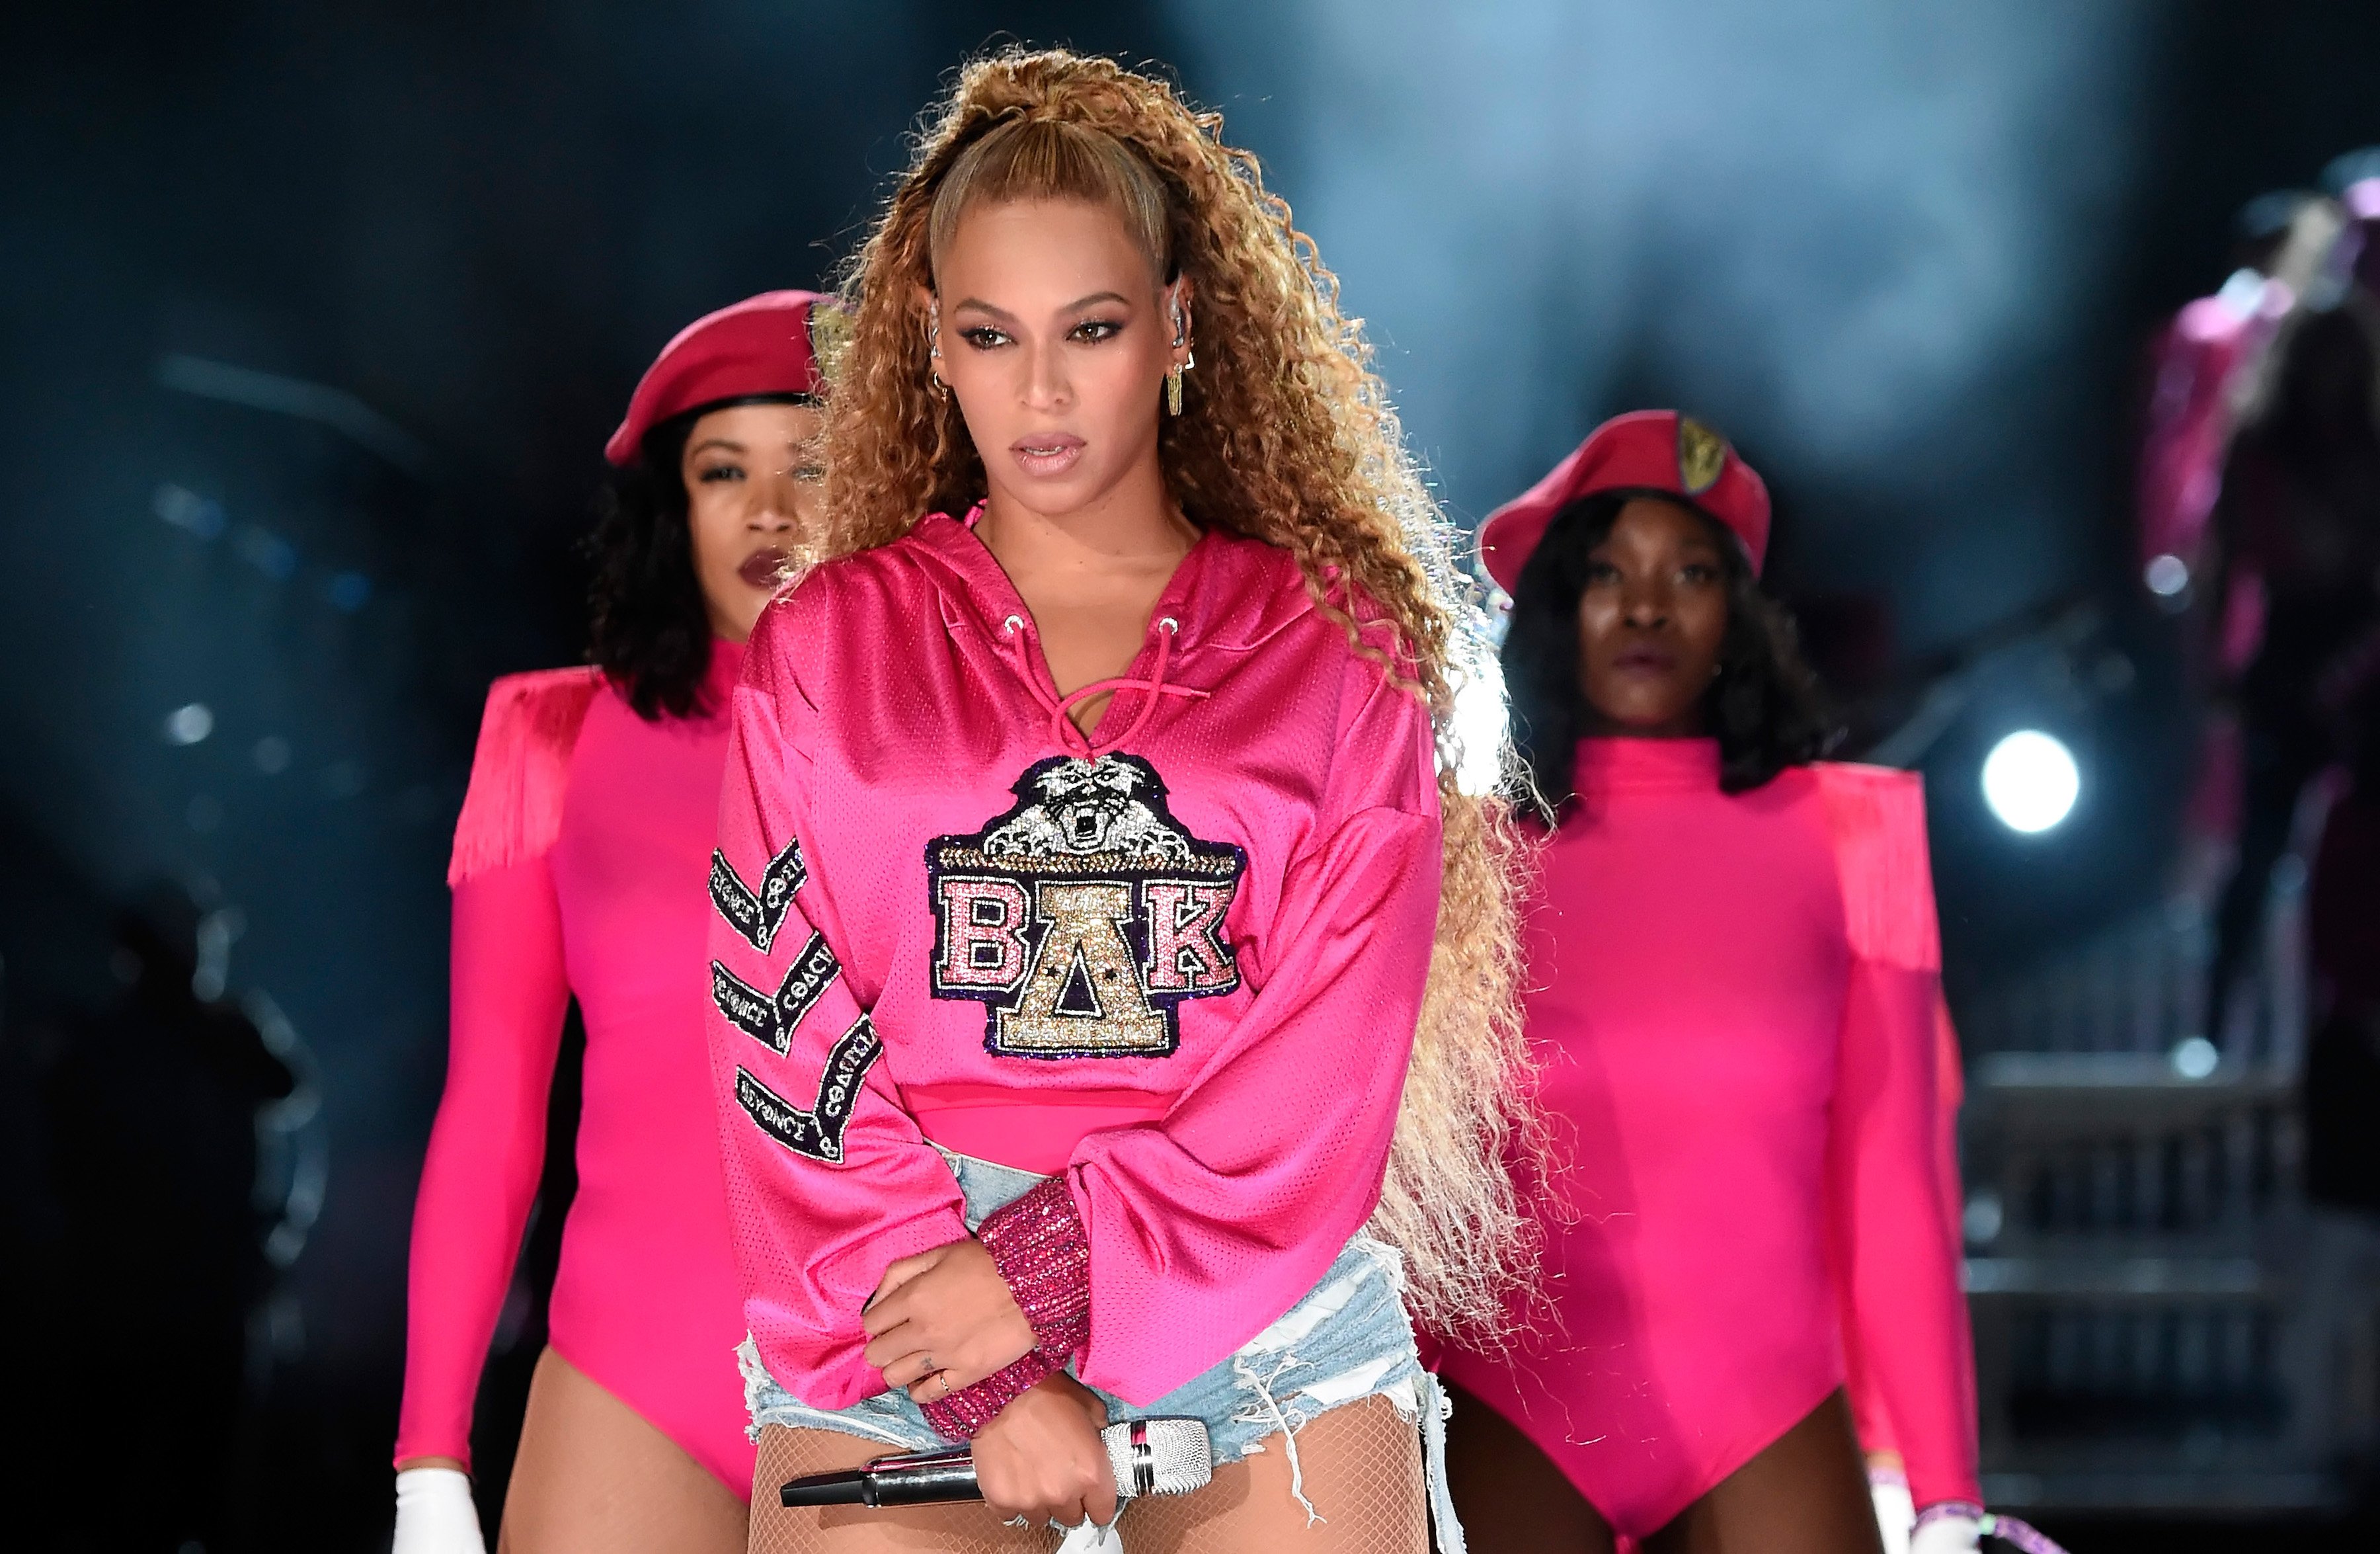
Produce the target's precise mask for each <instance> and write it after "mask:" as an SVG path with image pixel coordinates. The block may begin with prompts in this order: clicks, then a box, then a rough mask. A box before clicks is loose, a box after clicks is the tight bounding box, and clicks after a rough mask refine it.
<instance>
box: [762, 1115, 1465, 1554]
mask: <svg viewBox="0 0 2380 1554" xmlns="http://www.w3.org/2000/svg"><path fill="white" fill-rule="evenodd" d="M942 1157H943V1159H946V1160H947V1161H949V1163H950V1167H951V1172H952V1174H953V1175H954V1176H956V1177H957V1178H958V1184H959V1191H960V1193H961V1194H962V1195H963V1196H965V1200H966V1222H967V1228H968V1229H969V1230H973V1229H975V1228H976V1227H977V1226H978V1225H980V1224H981V1223H982V1222H983V1220H985V1218H987V1217H988V1216H990V1214H992V1213H993V1212H994V1211H996V1210H998V1209H1000V1208H1003V1207H1004V1206H1006V1205H1007V1204H1009V1203H1010V1202H1012V1201H1013V1200H1014V1199H1016V1198H1018V1197H1021V1196H1024V1194H1025V1193H1026V1191H1027V1190H1028V1189H1030V1188H1031V1187H1033V1186H1034V1185H1035V1184H1038V1183H1039V1182H1041V1181H1043V1180H1044V1178H1042V1177H1039V1176H1036V1175H1034V1174H1033V1173H1032V1172H1024V1171H1017V1170H1014V1169H1013V1168H1011V1167H1008V1166H1003V1165H996V1164H994V1163H992V1162H991V1161H990V1160H979V1159H975V1158H974V1157H973V1156H969V1155H958V1154H953V1153H952V1152H951V1151H949V1150H947V1149H945V1150H943V1151H942ZM1403 1284H1404V1260H1403V1257H1401V1256H1400V1255H1399V1253H1398V1252H1397V1250H1396V1248H1394V1247H1392V1246H1390V1245H1388V1244H1385V1243H1382V1242H1378V1241H1375V1240H1373V1239H1372V1238H1371V1237H1369V1236H1366V1235H1362V1234H1358V1235H1356V1236H1355V1237H1354V1239H1353V1240H1351V1241H1349V1242H1348V1243H1347V1245H1346V1247H1345V1248H1344V1249H1343V1250H1342V1251H1341V1252H1340V1254H1339V1256H1338V1257H1337V1258H1336V1259H1334V1260H1333V1261H1332V1263H1331V1265H1330V1269H1329V1271H1327V1272H1326V1273H1324V1274H1323V1276H1322V1280H1321V1282H1319V1283H1318V1284H1317V1285H1315V1287H1314V1288H1313V1289H1312V1290H1311V1291H1309V1292H1307V1293H1306V1294H1305V1297H1304V1298H1303V1299H1301V1300H1300V1301H1299V1302H1298V1303H1297V1304H1296V1305H1293V1306H1291V1307H1290V1308H1289V1310H1288V1311H1286V1312H1284V1313H1283V1314H1282V1315H1281V1317H1280V1319H1279V1320H1277V1321H1275V1322H1274V1323H1273V1324H1272V1325H1271V1326H1270V1327H1269V1328H1267V1329H1265V1330H1264V1331H1262V1332H1260V1333H1258V1334H1257V1336H1256V1337H1254V1338H1252V1339H1250V1340H1249V1341H1248V1342H1247V1343H1246V1344H1245V1346H1244V1347H1243V1348H1242V1349H1241V1350H1240V1351H1239V1353H1238V1354H1233V1355H1230V1356H1228V1357H1227V1358H1225V1359H1224V1360H1223V1361H1222V1363H1221V1364H1220V1365H1217V1366H1214V1367H1213V1368H1211V1369H1209V1370H1208V1371H1206V1372H1204V1373H1202V1374H1200V1375H1198V1376H1196V1377H1193V1378H1191V1379H1190V1380H1188V1381H1186V1382H1184V1383H1183V1385H1181V1386H1180V1387H1177V1388H1175V1389H1174V1390H1172V1391H1171V1392H1168V1393H1167V1394H1166V1395H1165V1396H1163V1397H1161V1398H1159V1399H1157V1400H1156V1401H1155V1402H1151V1403H1149V1404H1148V1405H1147V1407H1145V1408H1143V1407H1135V1406H1134V1405H1133V1404H1131V1403H1128V1402H1124V1401H1123V1399H1122V1398H1120V1397H1117V1396H1116V1395H1115V1394H1114V1393H1112V1392H1108V1391H1102V1390H1099V1388H1096V1387H1094V1388H1092V1389H1091V1390H1092V1391H1093V1392H1094V1393H1096V1394H1097V1395H1098V1397H1099V1401H1100V1402H1103V1403H1105V1404H1107V1410H1108V1418H1109V1419H1110V1420H1111V1421H1120V1420H1125V1419H1140V1418H1156V1417H1160V1416H1162V1415H1184V1414H1187V1415H1192V1416H1195V1417H1197V1418H1200V1419H1204V1420H1205V1421H1206V1422H1207V1432H1208V1439H1210V1440H1212V1442H1213V1443H1214V1449H1215V1462H1216V1463H1217V1464H1218V1465H1221V1464H1223V1463H1236V1462H1238V1461H1240V1460H1241V1459H1242V1458H1244V1457H1245V1456H1247V1455H1248V1454H1249V1453H1250V1452H1252V1451H1262V1450H1264V1448H1263V1447H1262V1446H1261V1445H1259V1444H1258V1442H1260V1441H1262V1440H1263V1439H1265V1438H1266V1437H1267V1436H1273V1435H1279V1436H1283V1437H1285V1438H1287V1450H1288V1451H1289V1454H1290V1460H1291V1463H1292V1466H1293V1467H1294V1466H1295V1463H1296V1456H1297V1446H1296V1435H1297V1432H1298V1431H1299V1430H1300V1429H1303V1428H1304V1427H1305V1426H1306V1425H1307V1424H1309V1423H1311V1422H1312V1421H1313V1420H1314V1418H1315V1417H1316V1416H1317V1415H1318V1414H1322V1413H1324V1412H1326V1411H1327V1410H1330V1409H1333V1408H1337V1407H1339V1406H1341V1405H1342V1404H1344V1403H1351V1402H1360V1401H1361V1400H1363V1399H1365V1398H1369V1397H1384V1398H1387V1399H1388V1400H1389V1401H1390V1403H1391V1404H1393V1405H1394V1406H1395V1408H1396V1410H1397V1412H1398V1413H1399V1414H1403V1416H1404V1417H1405V1418H1407V1419H1412V1420H1417V1421H1418V1422H1419V1424H1420V1426H1421V1429H1422V1434H1423V1441H1424V1447H1425V1467H1426V1471H1427V1476H1428V1480H1429V1498H1430V1511H1431V1515H1432V1520H1433V1521H1435V1522H1436V1523H1437V1524H1438V1525H1439V1548H1441V1549H1444V1550H1447V1551H1448V1554H1461V1550H1462V1548H1463V1535H1462V1531H1461V1529H1460V1527H1458V1526H1457V1525H1456V1524H1455V1522H1454V1514H1453V1507H1452V1505H1451V1503H1450V1502H1449V1501H1448V1500H1447V1498H1446V1490H1445V1482H1446V1474H1445V1449H1446V1448H1445V1439H1446V1438H1445V1420H1446V1414H1447V1413H1448V1411H1449V1410H1448V1404H1447V1402H1446V1398H1445V1395H1444V1394H1443V1393H1442V1392H1441V1391H1440V1390H1439V1386H1438V1378H1436V1377H1434V1376H1432V1375H1431V1374H1430V1373H1429V1372H1428V1371H1427V1370H1424V1369H1423V1368H1422V1366H1421V1361H1420V1359H1419V1357H1418V1356H1417V1355H1416V1354H1415V1350H1414V1333H1413V1323H1412V1321H1411V1320H1410V1319H1409V1318H1408V1317H1406V1316H1405V1308H1404V1298H1403ZM735 1357H736V1363H737V1365H738V1366H740V1367H741V1369H742V1371H743V1374H744V1405H745V1407H746V1409H747V1411H749V1413H750V1414H751V1416H752V1426H751V1434H752V1436H753V1439H759V1434H760V1431H761V1430H762V1428H764V1427H767V1426H770V1425H784V1426H789V1427H793V1428H795V1429H808V1430H838V1431H841V1432H842V1433H843V1434H844V1435H856V1436H864V1437H866V1438H868V1439H870V1440H880V1441H883V1442H884V1443H885V1445H886V1446H887V1447H888V1448H889V1449H890V1450H892V1451H933V1450H936V1449H939V1448H941V1447H943V1446H947V1445H949V1444H950V1442H948V1441H945V1440H944V1439H942V1438H941V1436H939V1435H937V1434H935V1433H934V1428H933V1427H932V1426H930V1425H929V1424H927V1423H926V1416H925V1414H923V1413H922V1412H921V1411H920V1410H919V1409H918V1407H917V1404H916V1403H915V1402H911V1401H910V1399H909V1394H908V1393H907V1392H905V1391H904V1390H901V1389H899V1388H897V1387H896V1388H893V1389H892V1390H887V1391H883V1392H879V1393H878V1394H877V1395H876V1396H874V1397H872V1398H863V1399H861V1400H860V1401H859V1402H856V1403H853V1404H852V1405H851V1406H850V1407H848V1408H842V1409H834V1410H827V1409H819V1408H812V1407H810V1406H809V1405H808V1404H807V1403H805V1402H802V1401H801V1400H800V1399H798V1398H796V1397H795V1396H794V1395H793V1393H791V1392H789V1391H787V1390H785V1389H784V1387H783V1386H782V1385H781V1384H780V1383H779V1382H778V1381H777V1379H776V1378H774V1377H772V1376H771V1375H770V1374H769V1372H768V1370H767V1368H766V1367H765V1366H762V1365H761V1363H760V1354H759V1349H758V1348H757V1347H756V1346H755V1345H754V1344H753V1342H752V1341H751V1339H750V1338H749V1337H747V1338H746V1339H745V1341H744V1342H743V1343H742V1344H741V1345H740V1346H739V1347H738V1348H737V1350H736V1354H735ZM1069 1368H1072V1367H1069ZM1296 1493H1297V1497H1298V1499H1299V1501H1300V1502H1301V1503H1302V1504H1304V1506H1305V1512H1306V1514H1307V1515H1308V1516H1309V1517H1312V1516H1315V1515H1317V1514H1318V1512H1317V1511H1316V1509H1315V1506H1314V1504H1313V1502H1312V1501H1310V1500H1308V1499H1306V1498H1305V1493H1304V1491H1303V1489H1302V1488H1301V1489H1299V1490H1297V1491H1296ZM1450 1534H1451V1536H1449V1535H1450Z"/></svg>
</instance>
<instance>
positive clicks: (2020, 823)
mask: <svg viewBox="0 0 2380 1554" xmlns="http://www.w3.org/2000/svg"><path fill="white" fill-rule="evenodd" d="M2082 791H2083V774H2082V773H2081V772H2080V771H2077V770H2076V769H2075V766H2074V757H2073V756H2072V755H2071V754H2070V753H2069V752H2068V750H2067V748H2066V747H2065V746H2063V745H2061V744H2059V743H2058V741H2057V740H2055V739H2053V738H2051V737H2050V736H2049V735H2046V734H2044V733H2042V732H2041V731H2040V730H2039V729H2032V728H2028V729H2021V730H2019V731H2018V732H2016V733H2014V734H2011V735H2009V736H2008V737H2007V738H2005V739H2003V740H2001V741H2000V742H1999V743H1998V744H1997V745H1995V746H1993V747H1992V753H1991V754H1990V755H1988V756H1985V758H1984V802H1985V804H1988V805H1990V806H1991V810H1992V814H1993V815H1994V817H1996V818H1997V819H1998V820H1999V822H2000V824H2002V825H2004V826H2006V827H2008V828H2009V829H2010V831H2016V832H2025V833H2026V834H2028V835H2030V834H2032V833H2034V832H2044V831H2047V830H2048V829H2049V828H2050V827H2052V826H2054V825H2056V824H2057V823H2058V821H2060V820H2062V819H2066V816H2067V812H2068V811H2069V810H2071V809H2072V808H2073V807H2074V800H2075V797H2076V796H2077V795H2079V794H2081V793H2082Z"/></svg>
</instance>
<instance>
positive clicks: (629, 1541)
mask: <svg viewBox="0 0 2380 1554" xmlns="http://www.w3.org/2000/svg"><path fill="white" fill-rule="evenodd" d="M743 1522H744V1507H743V1506H742V1505H741V1504H739V1503H738V1502H737V1500H736V1499H735V1495H734V1493H733V1492H731V1491H730V1490H729V1489H728V1487H726V1486H725V1485H723V1484H722V1483H720V1482H719V1480H718V1479H716V1478H714V1477H712V1476H711V1475H710V1473H709V1472H708V1471H707V1470H706V1469H704V1468H703V1467H702V1466H701V1464H699V1463H697V1462H696V1461H695V1460H694V1459H693V1458H692V1457H689V1456H687V1455H686V1451H684V1450H683V1449H682V1448H681V1447H679V1446H678V1445H677V1443H676V1442H674V1441H673V1440H671V1439H669V1438H668V1437H667V1436H665V1435H663V1434H662V1433H661V1431H659V1430H657V1429H655V1428H654V1427H652V1426H651V1425H650V1424H648V1423H647V1422H646V1421H645V1419H644V1417H643V1416H642V1415H641V1414H637V1412H636V1411H635V1410H633V1409H631V1408H630V1407H629V1406H628V1405H627V1404H626V1403H624V1402H621V1401H620V1400H619V1399H618V1398H616V1397H613V1395H612V1394H611V1393H610V1392H608V1391H606V1390H603V1388H602V1387H601V1386H600V1385H598V1384H597V1383H596V1382H595V1381H593V1380H592V1379H590V1378H588V1377H587V1376H585V1375H584V1374H582V1373H581V1372H579V1371H578V1370H577V1369H576V1368H574V1367H573V1366H571V1364H570V1362H569V1361H567V1360H565V1359H564V1358H563V1357H562V1356H561V1355H559V1354H555V1353H554V1352H553V1350H551V1349H549V1350H547V1351H546V1352H545V1353H544V1354H542V1355H540V1357H539V1359H538V1362H537V1374H536V1376H535V1377H534V1378H532V1379H531V1380H530V1382H529V1391H528V1417H527V1418H526V1419H525V1420H524V1421H523V1422H522V1425H521V1439H520V1452H519V1454H518V1455H517V1456H516V1457H515V1458H514V1460H513V1476H512V1482H511V1484H510V1485H509V1486H508V1487H507V1488H506V1491H505V1495H504V1522H503V1524H502V1526H501V1527H500V1528H499V1529H498V1530H497V1535H496V1554H729V1551H731V1550H733V1549H734V1548H735V1547H736V1544H737V1542H738V1536H739V1534H740V1532H741V1529H742V1525H743Z"/></svg>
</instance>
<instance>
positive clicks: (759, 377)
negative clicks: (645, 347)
mask: <svg viewBox="0 0 2380 1554" xmlns="http://www.w3.org/2000/svg"><path fill="white" fill-rule="evenodd" d="M821 302H824V303H826V305H827V306H828V307H829V308H832V307H833V306H834V304H833V302H832V300H831V299H830V298H827V297H820V295H819V294H818V293H816V292H814V291H764V292H762V293H761V294H760V295H759V296H758V297H746V298H745V299H744V300H743V301H741V302H738V303H735V304H734V305H733V306H731V307H726V308H722V309H720V310H719V311H717V312H715V313H710V314H708V315H706V316H704V317H702V318H698V319H697V320H695V321H694V322H692V323H690V324H687V325H686V327H685V328H684V329H681V330H679V331H678V332H677V338H675V339H674V340H672V341H671V342H670V343H669V344H668V345H666V346H662V354H661V355H660V356H658V357H656V358H653V364H652V365H651V366H650V367H648V368H646V369H645V375H644V377H643V378H642V379H640V380H638V382H637V392H636V393H634V394H632V395H629V396H628V414H627V419H625V420H623V421H621V423H620V430H619V431H615V432H613V433H612V440H611V441H610V442H608V443H604V444H603V456H604V457H605V458H607V459H609V460H611V461H612V463H613V464H614V465H617V466H619V467H623V468H625V467H627V466H629V465H631V464H634V463H635V462H636V461H637V456H638V455H639V454H640V453H641V452H642V448H643V443H644V441H645V433H646V432H648V431H651V430H652V429H653V428H654V427H655V426H658V425H659V424H661V423H662V421H665V420H668V419H670V418H671V417H672V416H679V415H684V414H685V413H686V411H688V410H692V409H695V408H697V407H700V406H704V405H715V404H717V403H718V402H719V401H721V400H722V399H743V398H747V397H748V396H751V395H763V394H816V393H817V392H818V387H819V367H818V356H817V353H816V352H815V351H814V350H813V349H812V348H811V346H810V310H811V309H812V308H813V307H815V306H816V305H818V304H819V303H821Z"/></svg>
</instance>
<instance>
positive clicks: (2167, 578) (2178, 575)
mask: <svg viewBox="0 0 2380 1554" xmlns="http://www.w3.org/2000/svg"><path fill="white" fill-rule="evenodd" d="M2141 577H2142V581H2143V582H2145V583H2147V584H2148V586H2149V592H2151V593H2153V594H2155V595H2156V596H2157V597H2158V598H2159V599H2171V598H2172V597H2173V596H2174V595H2176V594H2178V593H2180V591H2181V590H2182V589H2186V588H2188V587H2190V564H2189V563H2188V562H2185V561H2183V560H2182V559H2181V558H2180V556H2178V555H2173V554H2170V553H2168V554H2166V555H2160V556H2152V557H2150V558H2149V564H2148V565H2147V566H2146V567H2145V568H2144V569H2143V572H2142V574H2141Z"/></svg>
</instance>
